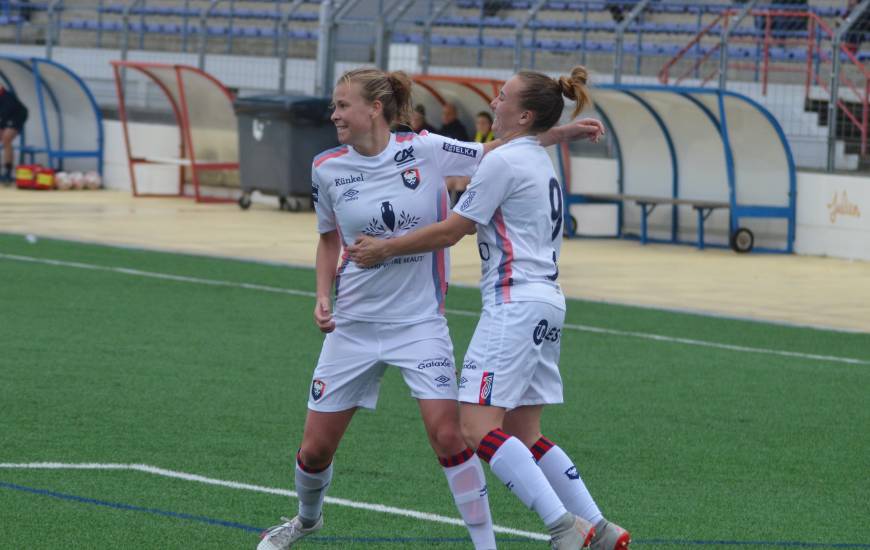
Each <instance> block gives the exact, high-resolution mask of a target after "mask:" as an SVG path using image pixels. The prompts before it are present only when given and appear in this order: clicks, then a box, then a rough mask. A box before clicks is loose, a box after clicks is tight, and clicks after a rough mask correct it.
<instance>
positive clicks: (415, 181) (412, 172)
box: [402, 168, 420, 189]
mask: <svg viewBox="0 0 870 550" xmlns="http://www.w3.org/2000/svg"><path fill="white" fill-rule="evenodd" d="M402 183H404V184H405V187H407V188H408V189H416V188H417V186H418V185H420V170H418V169H417V168H409V169H408V170H405V171H404V172H402Z"/></svg>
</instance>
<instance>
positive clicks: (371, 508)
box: [0, 462, 550, 541]
mask: <svg viewBox="0 0 870 550" xmlns="http://www.w3.org/2000/svg"><path fill="white" fill-rule="evenodd" d="M0 469H5V470H115V471H119V470H120V471H134V472H145V473H148V474H153V475H157V476H161V477H168V478H172V479H183V480H185V481H194V482H196V483H202V484H205V485H216V486H218V487H227V488H229V489H238V490H241V491H251V492H255V493H266V494H270V495H280V496H285V497H290V498H296V493H295V492H294V491H288V490H286V489H276V488H274V487H263V486H262V485H251V484H250V483H239V482H237V481H226V480H223V479H215V478H211V477H205V476H201V475H197V474H188V473H186V472H177V471H175V470H166V469H164V468H158V467H156V466H149V465H148V464H112V463H109V464H100V463H79V464H66V463H63V462H30V463H19V464H15V463H0ZM325 501H326V502H327V503H328V504H334V505H336V506H346V507H348V508H356V509H357V510H365V511H368V512H378V513H382V514H392V515H395V516H404V517H408V518H413V519H418V520H423V521H431V522H435V523H446V524H448V525H457V526H460V527H464V526H465V523H464V522H463V521H462V520H461V519H456V518H450V517H447V516H441V515H438V514H430V513H428V512H418V511H416V510H407V509H405V508H395V507H393V506H384V505H383V504H371V503H368V502H357V501H355V500H347V499H344V498H335V497H326V499H325ZM493 529H494V530H495V532H496V533H503V534H506V535H515V536H519V537H525V538H529V539H535V540H544V541H546V540H550V538H549V537H548V536H546V535H543V534H541V533H532V532H530V531H521V530H519V529H511V528H510V527H501V526H498V525H496V526H494V527H493Z"/></svg>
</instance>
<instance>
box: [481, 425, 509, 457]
mask: <svg viewBox="0 0 870 550" xmlns="http://www.w3.org/2000/svg"><path fill="white" fill-rule="evenodd" d="M509 437H510V436H509V435H508V434H506V433H504V432H503V431H501V429H500V428H496V429H494V430H492V431H490V432H489V433H488V434H486V435H485V436H483V439H481V440H480V445H479V446H478V447H477V456H479V457H480V458H481V459H482V460H484V461H486V462H487V463H489V461H490V460H492V457H493V455H495V453H496V452H497V451H498V450H499V448H501V446H502V444H504V442H505V441H507V440H508V438H509Z"/></svg>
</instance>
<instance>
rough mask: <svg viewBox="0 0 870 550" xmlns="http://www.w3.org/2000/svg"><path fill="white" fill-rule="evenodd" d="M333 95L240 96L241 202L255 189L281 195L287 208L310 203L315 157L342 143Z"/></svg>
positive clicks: (244, 204) (244, 205)
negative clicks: (331, 106) (333, 111)
mask: <svg viewBox="0 0 870 550" xmlns="http://www.w3.org/2000/svg"><path fill="white" fill-rule="evenodd" d="M329 103H330V100H329V99H328V98H320V97H309V96H289V95H260V96H251V97H242V98H238V99H236V101H235V103H234V104H233V106H234V108H235V111H236V115H237V118H238V121H239V171H240V175H241V187H242V196H241V198H239V206H240V207H241V208H242V209H247V208H248V207H249V206H250V205H251V193H252V192H254V191H259V192H261V193H264V194H267V195H274V196H277V197H278V200H279V203H280V205H281V209H282V210H291V211H298V210H300V209H302V208H303V207H306V208H310V207H311V161H312V159H313V158H314V156H315V155H316V154H318V153H320V152H321V151H323V150H325V149H329V148H331V147H335V146H337V145H338V139H337V138H336V134H335V126H333V124H332V122H331V121H330V120H329V116H330V109H329Z"/></svg>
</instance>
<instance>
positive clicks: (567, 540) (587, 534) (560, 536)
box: [550, 514, 595, 550]
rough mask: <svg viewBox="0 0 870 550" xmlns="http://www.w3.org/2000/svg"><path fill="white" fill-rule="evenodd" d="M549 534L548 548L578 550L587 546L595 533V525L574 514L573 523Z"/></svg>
mask: <svg viewBox="0 0 870 550" xmlns="http://www.w3.org/2000/svg"><path fill="white" fill-rule="evenodd" d="M566 515H567V514H566ZM551 534H552V535H553V538H551V539H550V548H552V549H553V550H580V548H586V547H587V546H589V542H590V541H591V540H592V537H593V536H594V535H595V527H593V526H592V524H591V523H589V522H588V521H586V520H585V519H583V518H581V517H579V516H574V521H573V523H570V524H569V525H567V526H566V527H565V528H563V529H561V530H558V531H555V532H551Z"/></svg>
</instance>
